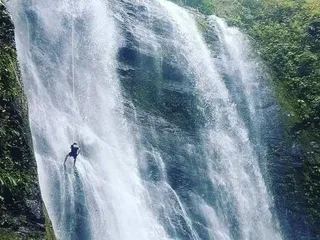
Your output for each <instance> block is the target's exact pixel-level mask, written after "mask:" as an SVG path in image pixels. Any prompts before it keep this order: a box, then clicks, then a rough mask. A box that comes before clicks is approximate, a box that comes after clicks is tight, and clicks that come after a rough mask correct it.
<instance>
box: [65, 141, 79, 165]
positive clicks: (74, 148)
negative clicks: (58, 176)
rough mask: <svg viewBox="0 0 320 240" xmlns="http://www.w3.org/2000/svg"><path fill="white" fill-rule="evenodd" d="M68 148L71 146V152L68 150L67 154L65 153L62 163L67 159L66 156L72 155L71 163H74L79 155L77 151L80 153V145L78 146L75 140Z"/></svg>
mask: <svg viewBox="0 0 320 240" xmlns="http://www.w3.org/2000/svg"><path fill="white" fill-rule="evenodd" d="M70 148H71V152H69V153H68V154H67V156H66V158H65V160H64V163H63V164H64V165H65V164H66V161H67V159H68V157H73V159H74V163H73V165H76V161H77V156H78V155H79V153H80V151H81V150H80V147H79V145H78V143H77V142H74V143H73V144H72V145H71V146H70Z"/></svg>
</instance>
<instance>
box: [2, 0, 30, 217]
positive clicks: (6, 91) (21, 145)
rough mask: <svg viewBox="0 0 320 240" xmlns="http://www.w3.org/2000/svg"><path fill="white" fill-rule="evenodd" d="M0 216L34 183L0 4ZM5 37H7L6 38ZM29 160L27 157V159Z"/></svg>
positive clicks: (7, 24) (7, 28) (9, 29)
mask: <svg viewBox="0 0 320 240" xmlns="http://www.w3.org/2000/svg"><path fill="white" fill-rule="evenodd" d="M0 8H1V9H0V17H1V20H2V21H1V25H0V28H1V33H0V214H1V215H2V213H3V211H6V209H7V208H10V206H11V205H13V204H14V203H17V202H21V201H23V200H24V198H25V196H26V195H27V194H28V191H30V188H31V187H30V185H31V183H32V181H34V177H35V176H34V173H35V169H34V167H33V165H34V164H31V161H28V160H27V157H25V152H27V151H28V149H29V148H30V146H26V141H27V140H26V136H25V135H24V134H23V131H22V129H23V122H24V120H23V116H21V114H20V113H19V112H18V110H17V104H16V103H17V101H18V100H21V99H22V98H23V92H22V88H21V86H20V84H19V73H18V70H17V69H18V68H17V65H16V62H17V60H16V52H15V50H14V47H13V45H12V42H13V35H12V33H13V26H12V24H11V22H10V19H9V17H8V16H7V14H6V12H5V9H4V7H3V5H0ZM6 34H8V35H6ZM28 157H29V156H28Z"/></svg>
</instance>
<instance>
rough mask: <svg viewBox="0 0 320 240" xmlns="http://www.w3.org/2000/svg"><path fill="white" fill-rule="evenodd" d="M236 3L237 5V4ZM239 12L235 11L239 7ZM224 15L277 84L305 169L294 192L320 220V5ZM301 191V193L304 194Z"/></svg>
mask: <svg viewBox="0 0 320 240" xmlns="http://www.w3.org/2000/svg"><path fill="white" fill-rule="evenodd" d="M233 2H234V1H233ZM235 6H236V7H235ZM216 10H217V12H218V13H220V15H222V16H223V17H225V18H226V19H228V20H229V21H230V22H231V23H233V24H236V25H238V26H240V27H241V28H242V29H244V30H245V31H246V32H247V34H248V35H249V36H251V37H252V40H253V44H254V46H255V48H256V49H257V51H258V52H259V55H260V57H261V58H262V59H263V60H264V62H265V63H266V65H267V66H268V68H269V70H271V76H272V79H273V83H274V87H275V90H276V93H277V95H278V99H279V101H280V103H281V104H282V106H283V108H284V109H285V110H286V112H287V114H288V123H287V124H288V126H289V129H290V131H289V133H288V139H291V141H294V142H298V143H299V144H300V146H301V147H302V162H303V167H302V169H301V170H300V169H299V171H300V172H299V173H298V174H295V175H296V176H299V177H298V178H297V179H294V188H295V190H296V191H298V192H299V193H300V196H301V195H302V196H303V198H304V199H305V202H306V203H307V209H308V212H309V217H310V219H311V220H313V221H319V219H320V184H319V180H320V143H319V139H320V69H319V66H320V2H319V1H317V0H305V1H304V0H300V1H294V0H281V1H279V0H260V1H250V0H239V1H236V2H234V4H230V5H229V8H228V9H227V10H226V9H225V8H224V9H223V7H222V6H219V5H216ZM301 189H302V191H301Z"/></svg>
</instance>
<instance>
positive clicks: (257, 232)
mask: <svg viewBox="0 0 320 240" xmlns="http://www.w3.org/2000/svg"><path fill="white" fill-rule="evenodd" d="M7 5H8V8H9V9H10V12H11V14H12V16H13V21H14V24H15V34H16V45H17V50H18V57H19V63H20V67H21V73H22V78H23V83H24V87H25V90H26V93H27V97H28V103H29V115H30V124H31V130H32V135H33V143H34V149H35V154H36V160H37V166H38V173H39V179H40V186H41V192H42V196H43V199H44V202H45V204H46V207H47V209H48V213H49V216H50V218H51V220H52V223H53V227H54V230H55V233H56V235H57V238H58V239H97V240H100V239H112V240H120V239H121V240H134V239H139V240H144V239H145V240H150V239H152V240H157V239H194V240H198V239H216V240H228V239H252V240H255V239H262V240H263V239H265V240H269V239H275V240H276V239H282V236H281V235H282V234H281V231H280V228H279V226H278V225H279V224H278V220H277V216H276V213H275V212H274V207H273V203H272V196H271V195H270V193H269V190H268V188H267V184H266V181H265V177H266V175H267V173H266V172H265V169H264V167H263V166H264V164H265V161H266V152H265V151H266V149H265V147H264V144H263V140H262V136H261V129H262V127H263V125H264V124H265V122H266V121H265V118H266V116H264V114H265V112H264V111H263V109H264V106H265V105H268V103H269V102H270V101H272V100H270V99H271V95H270V92H269V90H268V88H267V87H266V84H265V82H264V79H263V78H261V75H263V73H262V71H261V68H260V66H259V63H258V61H257V60H256V59H254V58H252V55H251V50H250V44H249V43H248V41H247V39H246V38H245V36H244V35H242V34H241V32H240V31H239V30H238V29H236V28H230V27H228V26H227V24H226V23H225V22H224V21H223V20H222V19H219V18H217V17H214V16H211V17H208V18H205V17H203V16H201V15H199V14H198V13H196V12H192V11H191V10H186V9H184V8H182V7H179V6H177V5H176V4H174V3H171V2H169V1H167V0H92V1H84V0H79V1H77V2H76V1H72V0H70V1H67V0H59V1H48V0H41V1H40V0H24V1H18V0H11V1H10V2H9V3H8V4H7ZM73 141H78V142H79V145H80V147H81V149H82V152H81V154H80V155H79V157H78V159H77V163H76V166H75V167H73V163H72V162H73V159H69V160H68V161H67V164H66V166H65V167H64V166H63V161H64V157H65V155H66V154H67V153H68V151H69V146H70V145H71V144H72V143H73Z"/></svg>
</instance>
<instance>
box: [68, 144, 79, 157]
mask: <svg viewBox="0 0 320 240" xmlns="http://www.w3.org/2000/svg"><path fill="white" fill-rule="evenodd" d="M70 148H71V152H69V156H70V157H73V158H74V159H76V157H77V156H78V151H79V149H80V148H79V146H78V145H77V144H72V145H71V146H70Z"/></svg>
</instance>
